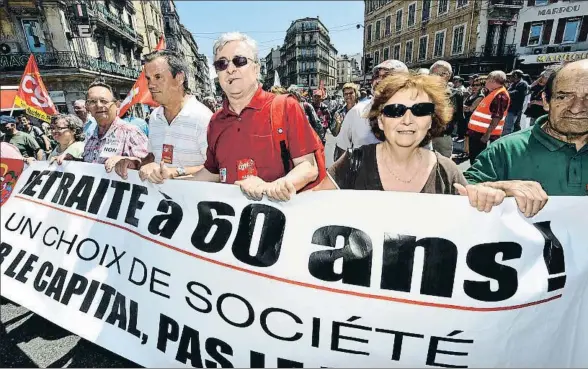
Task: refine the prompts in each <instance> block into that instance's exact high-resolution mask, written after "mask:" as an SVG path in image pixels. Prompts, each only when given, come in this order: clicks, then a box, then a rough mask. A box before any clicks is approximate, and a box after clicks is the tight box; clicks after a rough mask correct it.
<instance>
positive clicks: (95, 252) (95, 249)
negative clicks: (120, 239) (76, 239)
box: [76, 238, 100, 261]
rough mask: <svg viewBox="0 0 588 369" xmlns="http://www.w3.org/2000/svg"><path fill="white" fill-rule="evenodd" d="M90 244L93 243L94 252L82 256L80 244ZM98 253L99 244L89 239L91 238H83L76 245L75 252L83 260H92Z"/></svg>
mask: <svg viewBox="0 0 588 369" xmlns="http://www.w3.org/2000/svg"><path fill="white" fill-rule="evenodd" d="M87 243H89V244H92V245H94V247H93V249H94V252H93V253H91V254H90V256H84V255H82V250H81V249H82V245H85V244H87ZM99 253H100V245H98V242H96V241H95V240H93V239H91V238H84V239H83V240H81V241H80V243H78V247H76V254H77V255H78V257H79V258H80V259H82V260H84V261H91V260H94V259H95V258H96V256H98V254H99Z"/></svg>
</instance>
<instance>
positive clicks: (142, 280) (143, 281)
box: [129, 257, 147, 286]
mask: <svg viewBox="0 0 588 369" xmlns="http://www.w3.org/2000/svg"><path fill="white" fill-rule="evenodd" d="M137 263H139V264H141V266H142V267H143V277H142V279H141V280H140V281H136V280H134V279H133V276H134V275H135V265H136V264H137ZM145 281H147V265H145V263H144V262H142V261H141V260H139V259H137V258H135V257H133V262H132V263H131V271H130V272H129V282H131V283H132V284H134V285H136V286H142V285H144V284H145Z"/></svg>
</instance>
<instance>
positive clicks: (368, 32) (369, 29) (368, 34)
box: [366, 24, 372, 42]
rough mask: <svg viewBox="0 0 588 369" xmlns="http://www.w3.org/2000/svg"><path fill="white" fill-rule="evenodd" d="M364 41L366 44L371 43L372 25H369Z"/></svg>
mask: <svg viewBox="0 0 588 369" xmlns="http://www.w3.org/2000/svg"><path fill="white" fill-rule="evenodd" d="M366 39H367V42H372V25H371V24H370V25H369V26H368V27H367V35H366Z"/></svg>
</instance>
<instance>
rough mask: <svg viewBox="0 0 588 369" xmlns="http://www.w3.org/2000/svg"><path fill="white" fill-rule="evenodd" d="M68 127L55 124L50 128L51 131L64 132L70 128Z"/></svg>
mask: <svg viewBox="0 0 588 369" xmlns="http://www.w3.org/2000/svg"><path fill="white" fill-rule="evenodd" d="M68 129H69V128H68V127H58V126H53V127H51V128H50V130H51V132H63V131H66V130H68Z"/></svg>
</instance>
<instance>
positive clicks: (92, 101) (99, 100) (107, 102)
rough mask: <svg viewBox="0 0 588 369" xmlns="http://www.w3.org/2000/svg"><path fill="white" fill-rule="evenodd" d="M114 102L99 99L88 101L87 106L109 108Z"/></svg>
mask: <svg viewBox="0 0 588 369" xmlns="http://www.w3.org/2000/svg"><path fill="white" fill-rule="evenodd" d="M113 102H114V100H106V99H98V100H86V105H87V106H96V105H98V104H100V105H104V106H108V105H110V104H112V103H113Z"/></svg>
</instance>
